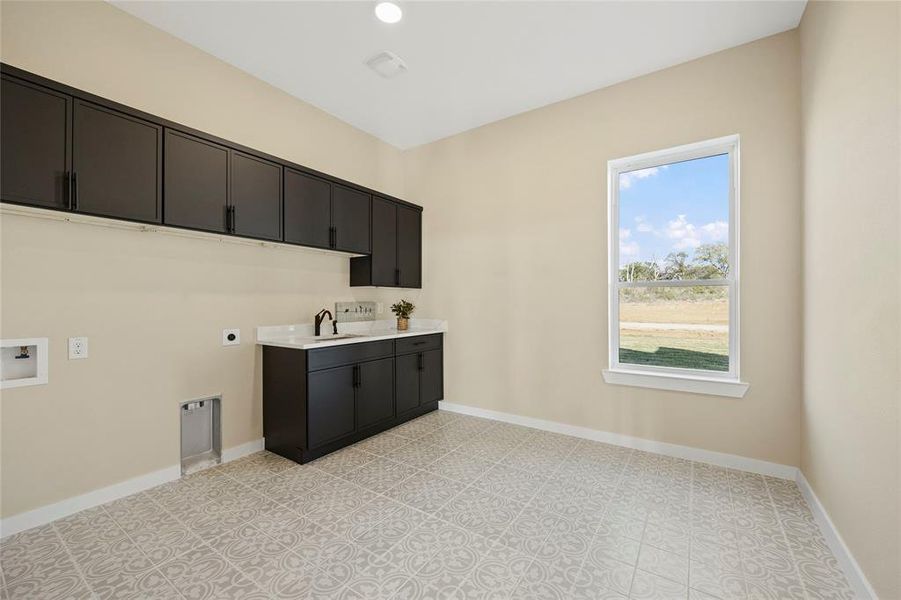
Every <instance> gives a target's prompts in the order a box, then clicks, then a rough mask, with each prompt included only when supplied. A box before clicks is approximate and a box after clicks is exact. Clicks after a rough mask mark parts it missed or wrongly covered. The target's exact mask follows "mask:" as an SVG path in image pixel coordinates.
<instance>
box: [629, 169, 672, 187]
mask: <svg viewBox="0 0 901 600" xmlns="http://www.w3.org/2000/svg"><path fill="white" fill-rule="evenodd" d="M663 169H666V165H664V166H662V167H650V168H648V169H638V170H637V171H629V172H627V173H620V174H619V189H621V190H627V189H629V188H630V187H632V184H633V183H635V182H636V181H638V180H639V179H647V178H648V177H653V176H654V175H656V174H657V173H659V172H660V171H661V170H663Z"/></svg>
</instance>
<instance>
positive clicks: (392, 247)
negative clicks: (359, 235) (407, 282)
mask: <svg viewBox="0 0 901 600" xmlns="http://www.w3.org/2000/svg"><path fill="white" fill-rule="evenodd" d="M397 211H398V207H397V205H396V204H395V203H394V202H391V201H390V200H385V199H384V198H378V197H375V198H373V199H372V260H371V264H372V285H386V286H394V285H397V284H398V279H397Z"/></svg>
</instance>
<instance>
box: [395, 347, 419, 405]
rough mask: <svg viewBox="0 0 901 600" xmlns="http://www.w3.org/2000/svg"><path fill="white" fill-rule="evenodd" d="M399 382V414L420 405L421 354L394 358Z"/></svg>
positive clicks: (396, 377)
mask: <svg viewBox="0 0 901 600" xmlns="http://www.w3.org/2000/svg"><path fill="white" fill-rule="evenodd" d="M394 372H395V381H396V382H397V405H396V406H397V414H399V415H402V414H404V413H408V412H410V411H411V410H413V409H414V408H418V407H419V354H405V355H403V356H398V357H397V358H396V359H395V360H394Z"/></svg>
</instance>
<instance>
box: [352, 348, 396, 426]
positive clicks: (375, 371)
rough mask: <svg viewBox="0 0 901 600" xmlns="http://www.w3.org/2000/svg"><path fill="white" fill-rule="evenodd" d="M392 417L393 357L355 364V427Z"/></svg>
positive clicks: (377, 422) (373, 423) (376, 422)
mask: <svg viewBox="0 0 901 600" xmlns="http://www.w3.org/2000/svg"><path fill="white" fill-rule="evenodd" d="M393 417H394V359H393V358H383V359H382V360H374V361H371V362H365V363H361V364H359V365H357V429H358V430H362V429H364V428H366V427H371V426H373V425H377V424H379V423H381V422H383V421H385V420H387V419H391V418H393Z"/></svg>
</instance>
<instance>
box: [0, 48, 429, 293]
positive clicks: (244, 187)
mask: <svg viewBox="0 0 901 600" xmlns="http://www.w3.org/2000/svg"><path fill="white" fill-rule="evenodd" d="M0 79H2V81H0V85H2V88H0V147H2V151H0V201H2V202H12V203H17V204H27V205H31V206H36V207H41V208H48V209H55V210H66V211H71V210H74V211H78V212H81V213H85V214H90V215H97V216H103V217H111V218H116V219H122V220H126V221H134V222H140V223H162V224H164V225H171V226H174V227H184V228H187V229H193V230H198V231H208V232H213V233H219V234H232V235H237V236H242V237H248V238H255V239H261V240H272V241H283V242H286V243H289V244H300V245H304V246H312V247H317V248H325V249H331V250H339V251H342V252H349V253H353V254H359V255H364V256H362V257H354V258H352V259H351V285H380V286H393V287H420V286H421V280H422V277H421V271H422V266H421V260H422V259H421V252H420V247H421V243H422V231H421V209H420V208H419V207H417V206H416V205H414V204H408V203H406V202H404V201H402V200H397V199H392V198H387V197H380V196H376V197H374V196H373V195H372V194H373V192H372V191H371V190H367V189H365V188H361V187H359V186H356V185H354V184H352V183H348V182H346V181H343V180H341V179H338V178H336V177H333V176H331V175H328V174H325V173H319V172H316V171H312V170H310V169H308V168H306V167H303V166H301V165H298V164H295V163H292V162H290V161H286V160H284V159H281V158H278V157H276V156H271V155H268V154H265V153H262V152H259V151H257V150H254V149H252V148H247V147H245V146H241V145H240V144H237V143H234V142H230V141H228V140H223V139H221V138H218V137H214V136H211V135H209V134H206V133H203V132H201V131H197V130H194V129H190V128H188V127H185V126H183V125H180V124H178V123H173V122H171V121H168V120H166V119H163V118H161V117H158V116H154V115H152V114H148V113H145V112H141V111H138V110H135V109H132V108H129V107H127V106H123V105H122V104H118V103H116V102H113V101H110V100H107V99H105V98H101V97H99V96H95V95H93V94H89V93H86V92H83V91H81V90H77V89H75V88H72V87H70V86H67V85H64V84H61V83H58V82H55V81H51V80H49V79H46V78H43V77H40V76H38V75H35V74H33V73H28V72H26V71H23V70H21V69H18V68H16V67H12V66H9V65H6V64H2V63H0ZM373 198H375V203H373Z"/></svg>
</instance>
